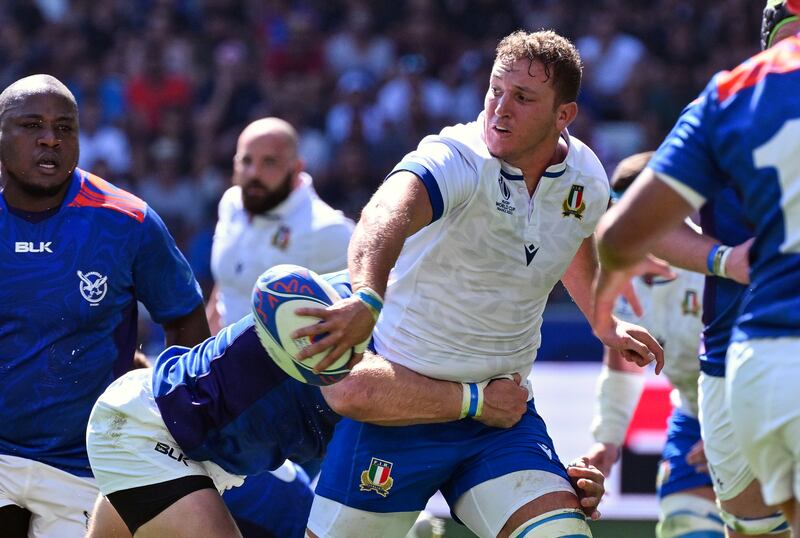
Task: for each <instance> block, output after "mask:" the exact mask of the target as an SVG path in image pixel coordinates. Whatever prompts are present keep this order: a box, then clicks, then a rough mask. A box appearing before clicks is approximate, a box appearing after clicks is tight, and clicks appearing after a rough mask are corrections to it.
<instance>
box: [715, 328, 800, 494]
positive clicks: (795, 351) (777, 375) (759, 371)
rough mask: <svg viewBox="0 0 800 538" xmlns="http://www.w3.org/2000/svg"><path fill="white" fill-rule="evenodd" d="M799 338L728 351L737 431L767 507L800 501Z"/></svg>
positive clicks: (754, 343)
mask: <svg viewBox="0 0 800 538" xmlns="http://www.w3.org/2000/svg"><path fill="white" fill-rule="evenodd" d="M799 355H800V338H770V339H754V340H750V341H748V342H741V343H736V344H731V346H730V347H729V348H728V355H727V364H728V374H727V382H728V383H727V389H728V402H729V406H730V410H731V415H732V416H733V417H734V421H733V428H734V433H735V435H736V438H737V440H738V441H739V443H740V446H741V447H742V452H743V453H744V455H745V458H746V459H747V461H748V462H749V463H750V468H751V469H752V470H753V473H754V474H755V476H756V478H758V480H759V481H760V482H761V493H762V495H763V497H764V501H765V502H766V504H768V505H777V504H780V503H783V502H785V501H788V500H791V499H792V498H794V499H796V500H800V392H799V391H798V389H797V387H798V385H800V360H798V356H799Z"/></svg>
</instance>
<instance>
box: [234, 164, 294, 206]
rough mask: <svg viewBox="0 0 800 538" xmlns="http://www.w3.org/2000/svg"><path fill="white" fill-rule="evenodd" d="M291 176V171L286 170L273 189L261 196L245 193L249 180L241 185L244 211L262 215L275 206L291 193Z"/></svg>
mask: <svg viewBox="0 0 800 538" xmlns="http://www.w3.org/2000/svg"><path fill="white" fill-rule="evenodd" d="M292 176H293V172H288V173H287V174H286V177H285V178H283V181H282V182H281V183H280V185H278V187H277V188H275V190H272V191H269V192H268V193H266V194H265V195H263V196H248V195H247V194H245V188H246V187H247V185H248V183H250V182H248V183H246V184H244V185H242V205H243V206H244V209H245V211H247V212H248V213H250V214H251V215H262V214H264V213H266V212H267V211H270V210H271V209H274V208H276V207H277V206H278V205H279V204H280V203H281V202H283V201H284V200H286V199H287V198H288V197H289V195H290V194H291V193H292V179H293V178H292ZM252 181H255V180H252Z"/></svg>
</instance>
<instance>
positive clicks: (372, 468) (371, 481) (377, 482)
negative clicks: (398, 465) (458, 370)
mask: <svg viewBox="0 0 800 538" xmlns="http://www.w3.org/2000/svg"><path fill="white" fill-rule="evenodd" d="M391 474H392V462H390V461H384V460H381V459H378V458H372V461H371V462H370V463H369V469H367V470H366V471H362V473H361V486H360V487H359V489H360V490H361V491H374V492H375V493H377V494H378V495H380V496H382V497H386V496H387V495H388V494H389V490H390V489H392V484H394V479H393V478H392V477H391Z"/></svg>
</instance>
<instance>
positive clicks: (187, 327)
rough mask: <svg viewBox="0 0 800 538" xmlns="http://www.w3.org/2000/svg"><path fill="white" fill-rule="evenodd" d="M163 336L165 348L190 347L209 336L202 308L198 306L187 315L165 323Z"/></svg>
mask: <svg viewBox="0 0 800 538" xmlns="http://www.w3.org/2000/svg"><path fill="white" fill-rule="evenodd" d="M164 334H165V337H166V343H167V347H169V346H186V347H192V346H195V345H197V344H199V343H200V342H202V341H203V340H205V339H206V338H208V337H209V336H211V333H210V331H209V329H208V321H207V320H206V311H205V308H204V306H203V305H202V304H200V305H199V306H198V307H197V308H195V309H194V310H192V311H191V312H190V313H188V314H187V315H185V316H183V317H181V318H178V319H174V320H172V321H169V322H167V323H165V324H164Z"/></svg>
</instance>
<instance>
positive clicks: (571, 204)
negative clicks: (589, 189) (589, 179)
mask: <svg viewBox="0 0 800 538" xmlns="http://www.w3.org/2000/svg"><path fill="white" fill-rule="evenodd" d="M561 209H562V210H563V212H562V213H561V215H562V216H564V217H570V216H572V217H575V218H576V219H581V218H583V212H584V211H585V210H586V203H585V202H584V201H583V185H575V184H573V185H572V188H570V190H569V194H568V195H567V197H566V199H564V203H563V204H562V206H561Z"/></svg>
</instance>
